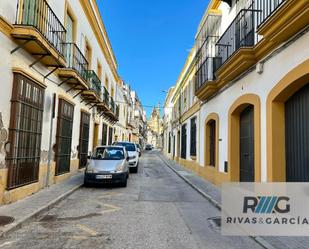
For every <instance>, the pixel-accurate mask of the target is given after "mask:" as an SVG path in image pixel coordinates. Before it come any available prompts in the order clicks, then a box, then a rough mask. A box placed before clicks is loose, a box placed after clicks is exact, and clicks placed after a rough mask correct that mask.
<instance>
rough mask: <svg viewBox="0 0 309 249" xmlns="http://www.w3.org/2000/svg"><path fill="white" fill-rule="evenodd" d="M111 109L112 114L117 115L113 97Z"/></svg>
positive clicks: (111, 98)
mask: <svg viewBox="0 0 309 249" xmlns="http://www.w3.org/2000/svg"><path fill="white" fill-rule="evenodd" d="M110 109H111V112H112V113H116V105H115V101H114V99H113V97H110Z"/></svg>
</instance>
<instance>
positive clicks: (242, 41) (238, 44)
mask: <svg viewBox="0 0 309 249" xmlns="http://www.w3.org/2000/svg"><path fill="white" fill-rule="evenodd" d="M257 13H259V11H258V10H253V9H243V10H241V11H240V12H239V14H238V15H237V16H236V18H235V19H234V20H233V22H232V23H231V24H230V26H229V27H228V28H227V30H226V31H225V32H224V34H223V35H222V36H221V37H220V39H219V40H218V42H217V44H216V46H217V51H216V54H217V55H216V57H220V58H221V62H222V64H223V63H224V62H225V61H227V60H228V59H229V58H230V57H231V56H232V55H233V54H234V53H235V52H237V51H238V50H239V49H240V48H245V47H252V46H254V44H255V41H256V25H255V20H256V16H257Z"/></svg>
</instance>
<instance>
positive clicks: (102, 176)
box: [96, 175, 113, 179]
mask: <svg viewBox="0 0 309 249" xmlns="http://www.w3.org/2000/svg"><path fill="white" fill-rule="evenodd" d="M96 178H97V179H112V178H113V176H112V175H97V176H96Z"/></svg>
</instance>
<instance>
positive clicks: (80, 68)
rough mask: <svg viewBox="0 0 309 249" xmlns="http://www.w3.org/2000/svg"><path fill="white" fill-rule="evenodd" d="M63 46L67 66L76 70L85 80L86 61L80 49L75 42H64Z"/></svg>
mask: <svg viewBox="0 0 309 249" xmlns="http://www.w3.org/2000/svg"><path fill="white" fill-rule="evenodd" d="M64 48H65V58H66V62H67V68H71V69H73V70H75V71H77V72H78V73H79V75H80V76H81V77H82V78H83V79H85V80H87V68H88V62H87V60H86V58H85V57H84V55H83V54H82V52H81V51H80V49H79V48H78V47H77V45H76V44H75V43H65V44H64Z"/></svg>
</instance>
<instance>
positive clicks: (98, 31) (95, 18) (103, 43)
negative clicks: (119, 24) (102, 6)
mask: <svg viewBox="0 0 309 249" xmlns="http://www.w3.org/2000/svg"><path fill="white" fill-rule="evenodd" d="M79 2H80V4H81V6H82V8H83V10H84V13H85V15H86V17H87V19H88V21H89V23H90V25H91V27H92V29H93V31H94V34H95V36H96V39H97V41H98V43H99V46H100V47H101V49H102V52H103V54H104V56H105V58H106V60H107V63H108V64H109V66H110V68H111V70H112V73H113V76H114V78H115V80H116V82H117V84H119V83H120V77H119V75H118V72H117V62H116V59H115V56H114V53H113V51H112V48H111V45H110V42H109V39H108V36H107V32H106V29H105V27H104V24H103V20H102V18H101V15H100V12H99V9H98V6H97V4H96V2H95V1H93V0H79Z"/></svg>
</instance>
